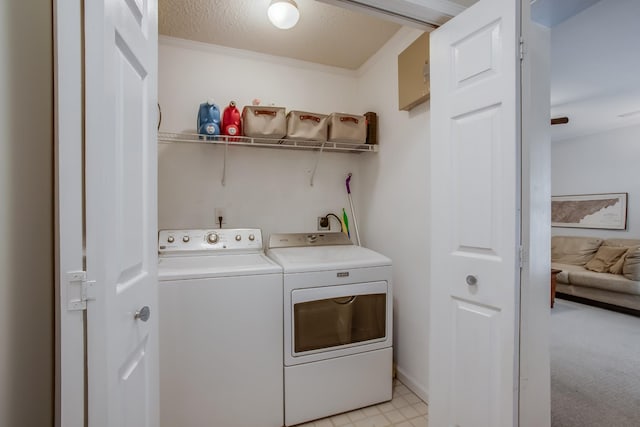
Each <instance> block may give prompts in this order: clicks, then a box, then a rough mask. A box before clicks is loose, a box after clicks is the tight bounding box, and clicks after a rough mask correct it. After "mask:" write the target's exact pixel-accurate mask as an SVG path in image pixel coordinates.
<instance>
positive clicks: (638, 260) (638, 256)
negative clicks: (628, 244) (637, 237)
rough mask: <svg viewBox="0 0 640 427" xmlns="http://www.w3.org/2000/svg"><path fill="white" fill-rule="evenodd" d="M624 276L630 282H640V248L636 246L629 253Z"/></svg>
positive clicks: (624, 267) (625, 262) (623, 271)
mask: <svg viewBox="0 0 640 427" xmlns="http://www.w3.org/2000/svg"><path fill="white" fill-rule="evenodd" d="M622 274H624V277H626V278H627V279H629V280H640V246H634V247H633V248H630V249H629V250H628V251H627V256H626V258H625V260H624V266H623V267H622Z"/></svg>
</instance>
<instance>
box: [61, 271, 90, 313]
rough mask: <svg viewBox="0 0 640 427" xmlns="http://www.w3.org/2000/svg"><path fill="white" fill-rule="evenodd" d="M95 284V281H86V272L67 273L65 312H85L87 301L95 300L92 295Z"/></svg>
mask: <svg viewBox="0 0 640 427" xmlns="http://www.w3.org/2000/svg"><path fill="white" fill-rule="evenodd" d="M95 284H96V281H95V280H87V272H86V271H69V272H67V310H68V311H81V310H86V309H87V301H92V300H94V299H95V295H94V294H93V287H94V285H95Z"/></svg>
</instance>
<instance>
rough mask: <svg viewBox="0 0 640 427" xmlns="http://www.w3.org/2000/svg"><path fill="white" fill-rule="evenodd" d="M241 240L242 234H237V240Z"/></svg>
mask: <svg viewBox="0 0 640 427" xmlns="http://www.w3.org/2000/svg"><path fill="white" fill-rule="evenodd" d="M240 240H242V236H241V235H239V234H236V242H239V241H240Z"/></svg>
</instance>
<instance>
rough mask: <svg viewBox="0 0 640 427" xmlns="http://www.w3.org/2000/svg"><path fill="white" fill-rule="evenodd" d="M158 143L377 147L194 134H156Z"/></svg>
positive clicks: (313, 148)
mask: <svg viewBox="0 0 640 427" xmlns="http://www.w3.org/2000/svg"><path fill="white" fill-rule="evenodd" d="M158 142H159V143H162V144H173V143H179V144H184V143H193V144H213V145H228V146H241V147H259V148H280V149H288V150H307V151H320V150H321V151H329V152H341V153H375V152H377V151H378V146H377V145H371V144H353V143H347V142H329V141H309V140H301V139H288V138H283V139H270V138H250V137H247V136H226V135H217V136H205V135H199V134H195V133H175V132H158Z"/></svg>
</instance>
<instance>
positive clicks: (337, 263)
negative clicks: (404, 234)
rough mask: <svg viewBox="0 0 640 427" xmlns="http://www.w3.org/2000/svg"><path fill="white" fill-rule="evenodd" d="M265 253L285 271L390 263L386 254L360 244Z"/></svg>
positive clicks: (332, 268) (285, 249) (283, 249)
mask: <svg viewBox="0 0 640 427" xmlns="http://www.w3.org/2000/svg"><path fill="white" fill-rule="evenodd" d="M267 255H268V256H269V257H270V258H271V259H273V260H274V261H276V262H277V263H278V264H280V265H281V266H282V267H283V269H284V272H285V273H302V272H307V271H323V270H343V269H348V268H366V267H380V266H390V265H391V260H390V259H389V258H387V257H386V256H384V255H381V254H379V253H377V252H374V251H372V250H371V249H367V248H363V247H361V246H317V247H300V248H275V249H269V250H267Z"/></svg>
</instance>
